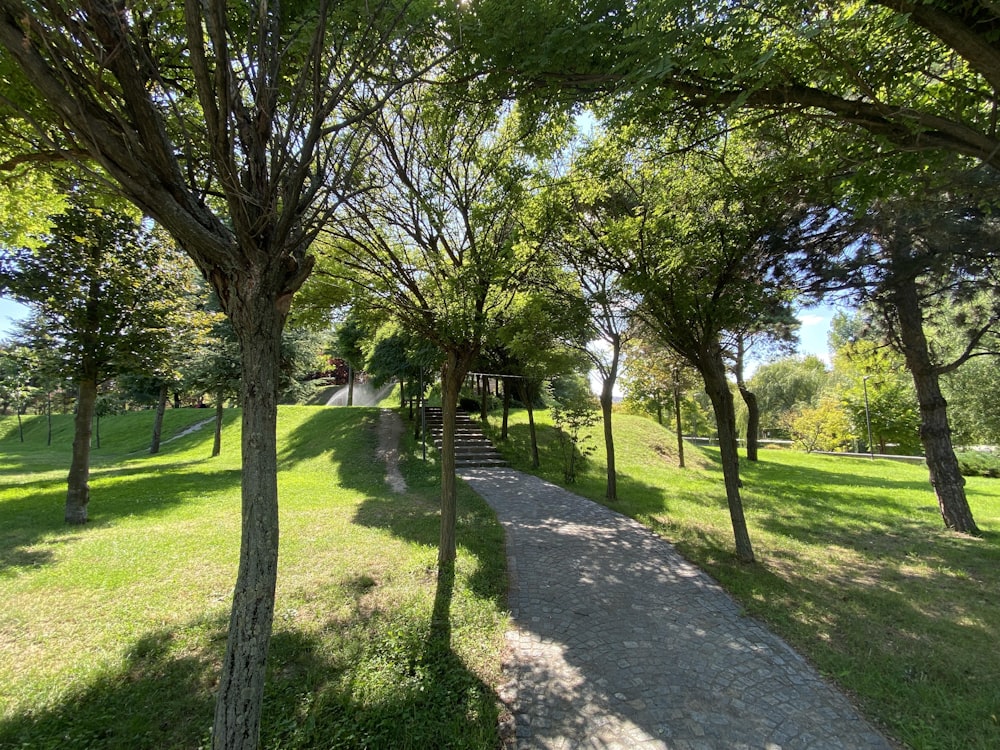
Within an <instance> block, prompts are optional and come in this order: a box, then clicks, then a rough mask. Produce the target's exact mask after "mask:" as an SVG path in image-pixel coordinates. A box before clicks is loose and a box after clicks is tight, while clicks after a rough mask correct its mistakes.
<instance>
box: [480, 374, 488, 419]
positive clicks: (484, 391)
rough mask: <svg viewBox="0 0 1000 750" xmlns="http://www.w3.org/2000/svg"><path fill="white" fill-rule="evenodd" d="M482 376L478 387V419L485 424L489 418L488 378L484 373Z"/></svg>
mask: <svg viewBox="0 0 1000 750" xmlns="http://www.w3.org/2000/svg"><path fill="white" fill-rule="evenodd" d="M482 378H483V379H482V381H481V382H482V385H481V387H480V388H479V419H480V420H481V421H482V423H483V424H484V425H485V424H487V423H488V422H489V419H490V380H489V378H487V377H486V376H485V375H483V376H482Z"/></svg>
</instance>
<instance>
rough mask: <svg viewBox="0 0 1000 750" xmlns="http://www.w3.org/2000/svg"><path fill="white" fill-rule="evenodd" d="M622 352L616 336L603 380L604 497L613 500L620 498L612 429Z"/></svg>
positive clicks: (619, 340) (619, 341)
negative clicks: (605, 475) (606, 475)
mask: <svg viewBox="0 0 1000 750" xmlns="http://www.w3.org/2000/svg"><path fill="white" fill-rule="evenodd" d="M621 352H622V345H621V339H620V338H619V337H618V336H615V337H614V338H613V340H612V342H611V364H610V366H609V367H608V371H607V373H606V374H605V375H604V378H603V379H602V382H601V416H602V417H603V420H604V450H605V456H606V458H607V462H608V480H607V485H606V487H605V491H604V497H605V498H606V499H607V500H609V501H612V502H613V501H615V500H617V499H618V472H617V471H616V469H615V435H614V432H613V431H612V429H611V407H612V406H613V405H614V392H615V381H616V380H617V379H618V362H619V360H620V359H621Z"/></svg>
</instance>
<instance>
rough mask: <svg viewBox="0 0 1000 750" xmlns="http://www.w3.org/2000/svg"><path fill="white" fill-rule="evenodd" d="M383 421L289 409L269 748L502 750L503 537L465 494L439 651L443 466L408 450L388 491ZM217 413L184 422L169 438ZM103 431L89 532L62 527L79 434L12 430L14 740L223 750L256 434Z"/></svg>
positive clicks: (174, 418)
mask: <svg viewBox="0 0 1000 750" xmlns="http://www.w3.org/2000/svg"><path fill="white" fill-rule="evenodd" d="M377 415H378V411H377V410H375V409H350V410H348V409H326V408H317V407H282V408H281V410H280V418H279V446H280V449H279V465H280V475H279V487H280V495H281V539H282V541H281V551H280V563H279V580H278V593H277V604H276V609H275V621H274V637H273V641H272V647H271V654H270V661H269V675H268V682H267V689H266V696H265V704H264V718H263V728H262V746H263V747H266V748H318V747H323V748H327V747H331V748H332V747H352V748H353V747H385V748H389V747H392V748H407V747H412V748H429V747H467V748H492V747H494V746H495V744H496V725H497V716H498V703H497V700H496V698H495V694H494V691H493V689H494V687H495V685H496V683H497V681H498V680H499V670H500V653H501V650H502V647H503V631H504V629H505V625H506V613H505V611H504V607H505V603H504V594H505V580H504V562H503V549H502V532H501V529H500V527H499V525H498V524H497V523H496V521H495V519H494V517H493V516H492V514H491V513H490V512H489V510H488V508H487V507H486V506H485V505H484V504H483V503H482V502H481V501H480V500H479V499H478V498H477V497H476V496H475V495H473V494H472V493H471V492H470V491H468V490H466V489H464V488H463V489H462V494H461V496H460V506H459V512H460V515H459V528H458V541H459V560H458V569H457V570H458V574H457V583H456V587H455V591H454V596H453V600H452V605H451V611H452V649H451V651H448V652H441V651H434V650H429V649H428V646H427V634H428V631H429V626H430V617H431V610H432V607H433V604H434V596H435V580H436V575H435V565H436V544H437V535H438V518H437V508H438V492H439V486H440V483H439V480H438V477H437V467H436V466H435V465H433V464H424V463H423V462H421V461H420V460H419V459H418V458H417V455H418V454H417V453H416V452H415V446H414V445H413V444H412V443H407V445H406V446H404V447H405V448H406V451H405V456H404V460H403V465H402V467H401V468H402V471H403V474H404V476H405V477H406V480H407V482H408V484H409V491H408V492H407V493H406V494H404V495H395V494H392V493H391V492H389V491H388V489H387V488H386V486H385V484H384V481H383V475H384V470H383V466H382V465H381V464H380V463H379V462H378V460H377V459H376V455H375V441H376V435H375V432H374V427H375V423H376V420H377ZM211 416H212V414H211V412H210V411H209V410H195V409H191V410H176V411H175V410H168V411H167V422H166V427H165V429H164V439H165V440H166V439H167V438H169V437H171V436H172V435H176V434H177V433H178V432H180V431H182V430H183V429H184V428H185V427H187V426H190V425H191V424H193V423H196V422H199V421H201V420H203V419H208V418H210V417H211ZM151 420H152V414H151V413H148V412H147V413H138V414H127V415H121V416H115V417H108V418H105V419H104V420H102V423H101V433H102V442H101V445H102V447H101V449H100V450H95V453H94V461H93V472H92V477H91V502H90V519H91V520H90V523H88V524H86V525H85V526H83V527H68V526H65V525H64V524H63V523H62V517H63V503H64V500H65V480H66V474H67V470H68V465H69V455H70V443H71V429H72V427H71V424H70V418H69V417H67V416H64V417H58V418H56V422H55V423H54V429H53V444H52V446H51V447H49V446H46V427H45V425H44V420H40V419H38V418H36V419H35V420H33V421H32V423H31V424H30V425H28V426H27V427H26V429H25V442H24V443H21V442H20V441H19V440H18V433H17V427H16V422H14V421H13V420H11V419H10V418H6V419H4V420H2V421H0V602H2V606H0V747H4V748H7V747H11V748H33V749H34V748H97V747H100V748H122V749H123V750H124V749H125V748H130V749H131V748H198V747H202V746H205V745H206V744H207V742H208V734H209V728H210V726H211V720H212V701H213V691H214V688H215V683H216V680H217V677H218V671H219V663H220V661H221V657H222V651H223V649H224V646H225V638H226V626H227V618H228V612H229V604H230V595H231V590H232V586H233V583H234V580H235V574H236V563H237V558H238V544H239V533H240V488H239V482H240V466H239V420H238V415H237V413H236V412H228V413H227V422H226V428H225V431H224V434H223V453H222V455H221V456H219V457H218V458H214V459H212V458H209V454H210V452H211V439H212V431H211V427H210V426H205V427H204V428H202V429H201V430H199V431H197V432H195V433H192V434H189V435H187V436H185V437H181V438H179V439H177V440H173V441H171V442H168V443H165V444H164V445H163V448H162V451H161V453H160V454H159V455H157V456H149V455H147V454H146V452H145V451H146V449H147V447H148V444H149V437H150V431H151V424H152V423H151Z"/></svg>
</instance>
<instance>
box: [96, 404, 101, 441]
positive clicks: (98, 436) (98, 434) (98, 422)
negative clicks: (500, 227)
mask: <svg viewBox="0 0 1000 750" xmlns="http://www.w3.org/2000/svg"><path fill="white" fill-rule="evenodd" d="M94 448H96V449H97V450H100V449H101V415H100V414H98V413H97V409H96V407H95V409H94Z"/></svg>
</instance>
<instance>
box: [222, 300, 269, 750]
mask: <svg viewBox="0 0 1000 750" xmlns="http://www.w3.org/2000/svg"><path fill="white" fill-rule="evenodd" d="M254 281H256V280H254ZM250 286H251V284H250V283H249V282H244V283H243V285H242V287H241V288H240V289H234V290H233V291H234V292H235V293H234V294H233V295H232V298H231V300H230V303H229V306H228V313H229V315H230V318H231V320H232V322H233V329H234V330H235V332H236V335H237V336H238V337H239V339H240V345H241V351H242V363H241V364H242V389H243V396H242V406H243V435H242V470H243V479H242V519H243V523H242V534H241V540H240V563H239V571H238V574H237V579H236V588H235V590H234V592H233V607H232V612H231V614H230V620H229V640H228V642H227V644H226V655H225V659H224V661H223V665H222V676H221V678H220V681H219V690H218V695H217V698H216V705H215V722H214V724H213V728H212V746H213V748H215V750H223V748H224V749H225V750H236V749H237V748H255V747H256V746H257V743H258V739H259V735H260V716H261V703H262V700H263V694H264V675H265V666H266V663H267V652H268V647H269V645H270V640H271V626H272V622H273V617H274V590H275V583H276V580H277V573H278V486H277V466H278V464H277V446H276V427H277V404H278V375H279V365H280V355H281V329H282V327H283V324H284V318H285V312H283V311H280V310H279V309H278V307H277V305H276V304H275V300H274V299H273V297H270V296H269V295H267V294H266V292H265V290H263V289H261V288H260V286H263V285H259V286H257V288H249V287H250ZM241 291H245V292H246V296H245V297H242V298H241V297H239V292H241Z"/></svg>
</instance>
